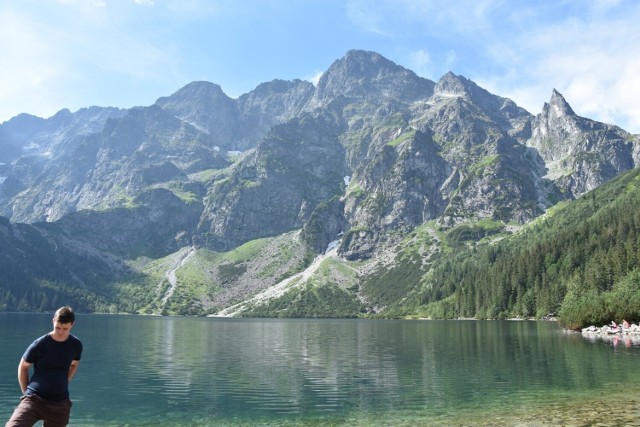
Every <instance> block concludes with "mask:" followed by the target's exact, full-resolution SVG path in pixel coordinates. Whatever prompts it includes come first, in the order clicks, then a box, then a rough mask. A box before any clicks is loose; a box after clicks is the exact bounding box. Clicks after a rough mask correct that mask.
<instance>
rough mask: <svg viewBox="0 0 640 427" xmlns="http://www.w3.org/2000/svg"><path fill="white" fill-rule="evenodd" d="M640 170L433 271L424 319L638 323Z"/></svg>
mask: <svg viewBox="0 0 640 427" xmlns="http://www.w3.org/2000/svg"><path fill="white" fill-rule="evenodd" d="M639 248H640V171H638V170H633V171H631V172H628V173H626V174H624V175H622V176H620V177H618V178H616V179H615V180H613V181H611V182H609V183H607V184H605V185H603V186H602V187H600V188H598V189H597V190H595V191H592V192H590V193H588V194H586V195H585V196H584V197H582V198H581V199H579V200H576V201H575V202H573V203H569V204H567V205H565V206H563V207H561V208H558V209H556V210H554V211H553V214H552V215H547V216H545V217H543V218H541V219H540V220H538V221H536V222H535V223H534V224H532V225H530V226H529V227H527V228H526V229H525V230H524V231H523V232H521V233H518V234H516V235H514V236H512V237H510V238H508V239H504V240H502V241H500V242H498V243H496V244H493V245H486V246H483V247H480V248H473V249H467V250H460V251H458V252H456V253H455V255H453V256H451V257H447V258H442V259H441V260H440V261H439V262H438V263H437V264H436V265H435V266H434V268H433V269H432V271H430V273H429V280H428V281H427V283H426V285H425V286H424V288H423V290H422V293H421V297H420V303H421V304H422V307H421V309H420V310H419V314H422V315H426V316H432V317H445V318H453V317H478V318H507V317H532V316H536V317H542V316H544V315H547V314H559V315H560V319H561V321H562V322H563V323H564V324H565V325H566V326H568V327H571V328H579V327H582V326H584V325H586V324H590V323H606V322H608V321H609V320H611V319H616V320H621V319H622V318H626V319H627V320H629V321H632V320H633V321H637V320H640V298H637V297H636V298H634V297H632V296H634V295H637V294H638V293H639V292H640V273H639V270H638V267H639V264H638V262H639V261H640V251H639Z"/></svg>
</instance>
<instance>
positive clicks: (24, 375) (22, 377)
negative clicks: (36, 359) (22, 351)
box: [18, 359, 32, 394]
mask: <svg viewBox="0 0 640 427" xmlns="http://www.w3.org/2000/svg"><path fill="white" fill-rule="evenodd" d="M31 365H32V363H29V362H27V361H26V360H24V359H20V364H19V365H18V383H20V390H22V394H24V393H25V392H26V391H27V386H28V385H29V368H30V367H31Z"/></svg>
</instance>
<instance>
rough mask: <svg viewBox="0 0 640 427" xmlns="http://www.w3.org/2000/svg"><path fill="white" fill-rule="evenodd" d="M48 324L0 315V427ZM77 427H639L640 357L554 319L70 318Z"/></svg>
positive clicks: (635, 349)
mask: <svg viewBox="0 0 640 427" xmlns="http://www.w3.org/2000/svg"><path fill="white" fill-rule="evenodd" d="M50 330H51V315H45V314H8V313H0V336H2V350H1V352H0V423H4V422H5V421H6V420H7V419H8V418H9V416H10V414H11V412H12V411H13V408H14V407H15V405H16V403H17V401H18V398H19V395H20V391H19V386H18V382H17V366H18V362H19V359H20V356H21V355H22V353H23V352H24V350H25V349H26V347H27V346H28V345H29V344H30V343H31V342H32V341H33V340H34V339H35V338H37V337H38V336H40V335H43V334H44V333H46V332H48V331H50ZM73 333H74V334H75V335H76V336H78V337H79V338H80V339H81V340H82V341H83V343H84V353H83V357H82V362H81V363H80V368H79V370H78V373H77V375H76V377H75V378H74V379H73V381H72V382H71V386H70V392H71V398H72V400H73V401H74V407H73V411H72V415H71V419H72V420H71V424H70V425H72V426H371V425H376V426H381V425H384V426H422V425H424V426H456V425H459V426H463V425H467V426H469V425H486V426H490V425H491V426H493V425H514V426H515V425H518V426H524V425H530V426H534V425H535V426H539V425H550V426H551V425H598V424H597V423H598V422H603V423H605V422H606V423H607V424H602V425H640V398H639V397H638V396H640V346H638V345H636V344H637V343H636V342H626V345H625V342H624V341H623V342H620V343H619V344H618V345H614V344H613V343H612V342H604V341H599V340H594V341H592V340H589V339H586V338H584V337H583V336H582V335H581V334H575V333H567V332H564V331H563V330H562V329H561V328H559V327H558V325H557V324H556V323H553V322H533V321H471V320H468V321H436V320H412V321H392V320H262V319H260V320H257V319H223V318H186V317H142V316H109V315H78V316H77V319H76V326H75V328H74V330H73Z"/></svg>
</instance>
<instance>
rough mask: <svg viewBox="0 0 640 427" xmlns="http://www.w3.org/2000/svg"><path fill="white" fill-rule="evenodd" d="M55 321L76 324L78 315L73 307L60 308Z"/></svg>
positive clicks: (54, 317) (54, 318)
mask: <svg viewBox="0 0 640 427" xmlns="http://www.w3.org/2000/svg"><path fill="white" fill-rule="evenodd" d="M53 320H54V321H55V322H59V323H74V322H75V321H76V315H75V313H74V312H73V309H72V308H71V307H69V306H66V307H60V308H59V309H57V310H56V314H55V315H54V316H53Z"/></svg>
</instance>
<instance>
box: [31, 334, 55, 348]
mask: <svg viewBox="0 0 640 427" xmlns="http://www.w3.org/2000/svg"><path fill="white" fill-rule="evenodd" d="M49 338H51V337H50V336H49V334H44V335H43V336H41V337H38V338H36V339H35V340H33V343H32V344H31V346H35V345H38V344H39V343H41V342H43V341H46V340H47V339H49Z"/></svg>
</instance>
